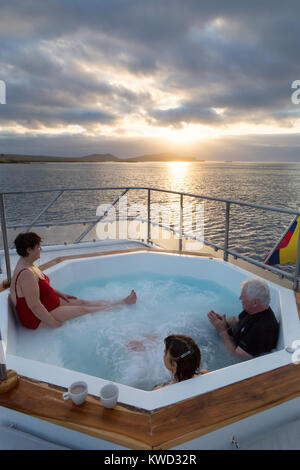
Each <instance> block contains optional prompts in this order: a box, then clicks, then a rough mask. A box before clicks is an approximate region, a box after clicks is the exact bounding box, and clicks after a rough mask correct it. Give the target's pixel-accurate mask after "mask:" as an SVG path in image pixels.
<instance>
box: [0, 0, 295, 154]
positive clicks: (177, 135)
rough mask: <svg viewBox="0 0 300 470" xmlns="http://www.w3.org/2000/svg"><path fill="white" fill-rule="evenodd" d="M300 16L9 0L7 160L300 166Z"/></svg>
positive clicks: (239, 7) (195, 0) (228, 4)
mask: <svg viewBox="0 0 300 470" xmlns="http://www.w3.org/2000/svg"><path fill="white" fill-rule="evenodd" d="M299 17H300V2H299V1H296V0H295V1H290V0H287V1H284V2H282V1H278V0H252V1H251V2H249V1H248V0H239V1H238V0H236V1H234V0H226V1H225V0H222V1H221V0H219V1H214V0H210V1H207V0H205V1H201V0H85V1H83V0H82V1H80V0H51V1H42V0H39V1H38V0H26V1H24V0H9V1H6V0H4V1H3V0H2V1H1V5H0V80H1V81H2V82H4V83H5V86H6V104H0V153H22V154H34V155H38V154H39V155H65V156H81V155H86V154H90V153H113V154H115V155H117V156H120V157H131V156H137V155H142V154H147V153H159V152H166V151H172V152H176V153H177V154H180V155H183V156H184V155H188V156H197V157H199V158H202V159H206V160H209V159H213V160H214V159H231V160H239V159H240V160H282V161H300V135H299V130H300V104H298V103H297V101H298V98H299V101H300V87H299V93H298V94H297V89H298V88H295V89H293V88H292V84H293V82H295V81H296V80H299V86H300V46H299V44H300V27H299ZM293 93H294V95H293ZM292 96H294V98H295V99H294V101H296V102H295V103H293V101H292V99H291V98H292Z"/></svg>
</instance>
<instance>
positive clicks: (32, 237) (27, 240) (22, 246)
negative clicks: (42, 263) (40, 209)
mask: <svg viewBox="0 0 300 470" xmlns="http://www.w3.org/2000/svg"><path fill="white" fill-rule="evenodd" d="M41 241H42V239H41V237H40V236H39V235H38V234H37V233H34V232H26V233H23V232H22V233H19V235H18V236H17V238H16V239H15V241H14V243H15V247H16V250H17V253H18V255H20V256H23V257H25V256H28V253H27V249H28V248H31V249H33V248H35V247H36V246H37V245H39V244H40V243H41Z"/></svg>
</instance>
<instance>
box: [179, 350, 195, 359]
mask: <svg viewBox="0 0 300 470" xmlns="http://www.w3.org/2000/svg"><path fill="white" fill-rule="evenodd" d="M190 354H192V351H190V350H188V351H186V352H185V353H183V354H181V356H179V358H180V359H183V358H184V357H186V356H189V355H190Z"/></svg>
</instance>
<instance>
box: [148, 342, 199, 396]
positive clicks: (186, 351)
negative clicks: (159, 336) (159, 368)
mask: <svg viewBox="0 0 300 470" xmlns="http://www.w3.org/2000/svg"><path fill="white" fill-rule="evenodd" d="M164 342H165V354H164V363H165V366H166V368H167V369H168V370H169V371H170V372H172V374H173V379H172V380H171V381H170V382H168V383H165V384H161V385H157V386H156V387H154V389H153V390H156V389H158V388H161V387H164V386H165V385H171V384H174V383H177V382H182V381H183V380H187V379H191V378H192V377H194V376H196V375H202V374H205V373H206V372H208V371H207V370H205V369H201V370H200V371H199V372H197V371H198V369H199V367H200V361H201V353H200V349H199V347H198V346H197V344H196V343H195V341H194V340H193V339H192V338H190V337H189V336H185V335H170V336H167V337H166V338H165V340H164Z"/></svg>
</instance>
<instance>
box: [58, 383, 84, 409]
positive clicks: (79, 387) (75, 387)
mask: <svg viewBox="0 0 300 470" xmlns="http://www.w3.org/2000/svg"><path fill="white" fill-rule="evenodd" d="M87 394H88V386H87V383H86V382H73V383H72V384H71V385H70V386H69V388H68V391H67V392H66V393H63V399H64V400H68V399H69V398H71V400H72V402H73V403H75V405H81V403H83V402H84V401H85V399H86V397H87Z"/></svg>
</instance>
